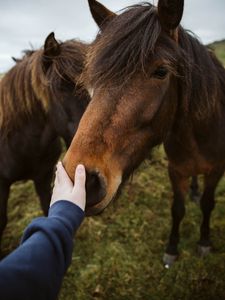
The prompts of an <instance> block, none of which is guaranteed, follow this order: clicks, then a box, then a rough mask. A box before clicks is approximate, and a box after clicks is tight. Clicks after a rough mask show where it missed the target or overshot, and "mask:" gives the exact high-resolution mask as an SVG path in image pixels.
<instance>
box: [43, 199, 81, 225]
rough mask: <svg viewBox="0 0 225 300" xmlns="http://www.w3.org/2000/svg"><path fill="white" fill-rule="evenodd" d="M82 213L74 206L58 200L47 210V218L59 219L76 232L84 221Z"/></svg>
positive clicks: (68, 202)
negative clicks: (68, 224)
mask: <svg viewBox="0 0 225 300" xmlns="http://www.w3.org/2000/svg"><path fill="white" fill-rule="evenodd" d="M84 216H85V213H84V211H83V210H82V209H81V208H80V207H79V206H77V205H76V204H74V203H72V202H70V201H67V200H60V201H57V202H55V203H54V204H53V205H52V206H51V207H50V209H49V212H48V218H59V219H63V220H64V221H65V220H66V223H68V222H69V223H70V225H71V226H72V228H73V230H74V231H76V230H77V229H78V228H79V226H80V224H81V223H82V221H83V219H84Z"/></svg>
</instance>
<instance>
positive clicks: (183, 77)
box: [81, 3, 225, 119]
mask: <svg viewBox="0 0 225 300" xmlns="http://www.w3.org/2000/svg"><path fill="white" fill-rule="evenodd" d="M103 31H104V33H101V32H99V34H98V35H97V37H96V40H95V41H94V42H93V44H92V46H91V47H90V49H89V51H88V54H87V60H86V67H85V71H84V73H83V74H82V76H81V81H82V82H83V83H84V85H87V86H92V87H100V88H106V87H109V86H110V87H111V88H113V87H123V86H124V85H125V84H127V83H129V81H130V80H132V78H133V77H134V76H135V75H136V74H137V73H138V72H139V73H140V72H142V73H144V74H146V75H148V69H149V64H150V62H151V61H150V60H151V58H154V57H158V56H159V57H163V58H164V59H165V60H166V61H167V62H168V66H169V68H170V70H171V71H172V73H173V74H174V75H175V76H178V79H179V82H180V86H181V93H182V99H183V103H182V104H181V105H182V106H183V107H182V109H183V111H185V112H186V113H189V112H192V113H193V116H194V118H196V119H204V118H206V117H207V116H209V115H212V113H213V112H216V111H218V105H219V104H218V97H216V95H217V93H218V90H219V89H218V84H219V85H220V86H221V89H223V91H224V89H225V88H224V87H225V70H224V68H223V66H222V65H221V64H220V62H219V61H218V59H217V58H216V57H215V56H214V55H213V54H212V52H211V51H209V50H208V49H207V48H206V47H205V46H204V45H202V44H201V43H200V42H199V41H198V39H197V38H196V37H195V36H194V35H193V34H190V32H188V31H185V30H184V29H183V28H182V27H181V26H179V35H178V36H179V42H178V44H177V43H176V42H175V41H174V40H172V39H171V38H170V37H169V36H168V35H167V34H166V33H165V32H164V31H163V30H162V27H161V25H160V21H159V18H158V16H157V8H156V7H155V6H153V5H151V4H149V3H141V4H138V5H134V6H129V7H127V8H125V10H124V11H123V13H122V14H120V15H118V16H117V17H116V18H114V19H113V20H112V21H110V23H109V24H106V25H105V27H104V28H103ZM177 67H178V70H177ZM223 94H224V95H225V91H224V93H223ZM224 95H223V96H224ZM221 98H222V96H221Z"/></svg>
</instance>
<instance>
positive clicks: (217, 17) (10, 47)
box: [0, 0, 225, 73]
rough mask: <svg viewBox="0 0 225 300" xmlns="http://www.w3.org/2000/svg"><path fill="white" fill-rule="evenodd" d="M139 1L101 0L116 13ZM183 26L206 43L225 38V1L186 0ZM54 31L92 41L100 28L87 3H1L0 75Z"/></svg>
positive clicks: (40, 0)
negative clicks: (22, 52) (23, 51)
mask: <svg viewBox="0 0 225 300" xmlns="http://www.w3.org/2000/svg"><path fill="white" fill-rule="evenodd" d="M99 1H100V0H99ZM138 2H140V1H139V0H101V3H103V4H104V5H105V6H107V7H108V8H109V9H111V10H113V11H115V12H116V11H119V10H120V9H122V8H124V7H126V6H128V5H131V4H135V3H138ZM150 2H151V3H155V4H157V0H150ZM181 24H182V25H183V26H184V28H186V29H189V30H191V31H193V32H194V33H195V34H196V35H197V36H198V37H199V39H200V40H201V41H202V42H203V43H205V44H207V43H210V42H213V41H215V40H221V39H225V0H186V1H185V9H184V16H183V19H182V23H181ZM52 31H54V32H55V36H56V38H57V39H59V40H62V41H64V40H67V39H72V38H78V39H80V40H83V41H87V42H91V41H92V40H93V39H94V37H95V35H96V33H97V31H98V29H97V26H96V25H95V22H94V21H93V19H92V16H91V14H90V12H89V8H88V2H87V0H0V73H2V72H6V71H7V70H8V69H9V68H10V67H12V66H13V64H14V63H13V61H12V59H11V57H12V56H14V57H18V58H19V57H21V51H22V50H23V49H29V48H31V45H32V47H34V48H35V49H37V48H40V47H41V46H42V45H43V44H44V40H45V38H46V37H47V35H48V34H49V33H50V32H52Z"/></svg>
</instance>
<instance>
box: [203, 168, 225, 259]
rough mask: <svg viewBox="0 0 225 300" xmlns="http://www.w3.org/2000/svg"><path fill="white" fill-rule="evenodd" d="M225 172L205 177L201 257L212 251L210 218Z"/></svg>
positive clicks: (220, 171)
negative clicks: (218, 186)
mask: <svg viewBox="0 0 225 300" xmlns="http://www.w3.org/2000/svg"><path fill="white" fill-rule="evenodd" d="M223 173H224V170H219V171H218V170H217V172H213V173H211V174H209V175H205V178H204V180H205V184H204V185H205V186H204V192H203V195H202V197H201V200H200V207H201V210H202V214H203V219H202V224H201V227H200V240H199V243H198V245H199V253H200V255H201V256H204V255H207V254H208V253H209V252H210V250H211V241H210V216H211V213H212V210H213V209H214V206H215V189H216V186H217V184H218V182H219V180H220V179H221V177H222V176H223Z"/></svg>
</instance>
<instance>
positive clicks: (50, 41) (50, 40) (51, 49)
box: [44, 32, 60, 57]
mask: <svg viewBox="0 0 225 300" xmlns="http://www.w3.org/2000/svg"><path fill="white" fill-rule="evenodd" d="M59 54H60V44H59V43H58V42H57V40H56V39H55V34H54V32H51V33H50V34H49V35H48V36H47V38H46V40H45V45H44V55H45V56H48V57H54V56H57V55H59Z"/></svg>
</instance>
